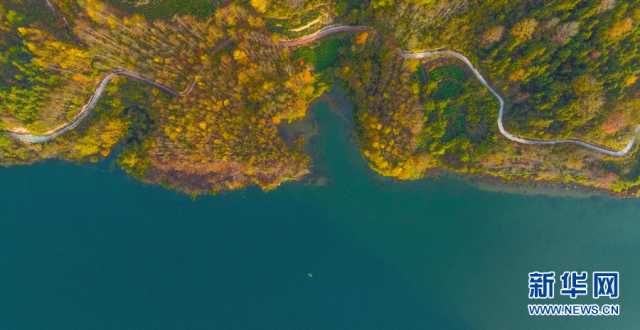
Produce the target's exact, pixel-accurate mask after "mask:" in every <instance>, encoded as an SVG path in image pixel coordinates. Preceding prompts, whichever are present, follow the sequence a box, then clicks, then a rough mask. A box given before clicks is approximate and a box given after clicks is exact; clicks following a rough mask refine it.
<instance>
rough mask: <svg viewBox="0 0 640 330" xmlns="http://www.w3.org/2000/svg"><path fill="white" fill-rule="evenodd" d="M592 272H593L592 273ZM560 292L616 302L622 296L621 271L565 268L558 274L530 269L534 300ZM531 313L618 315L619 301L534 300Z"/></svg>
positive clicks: (529, 281) (530, 284) (537, 314)
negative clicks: (606, 302)
mask: <svg viewBox="0 0 640 330" xmlns="http://www.w3.org/2000/svg"><path fill="white" fill-rule="evenodd" d="M589 275H591V276H589ZM556 286H559V289H558V291H557V292H558V294H559V296H563V297H568V298H570V299H571V300H576V299H580V298H582V297H584V298H585V299H596V300H598V302H602V300H599V299H600V298H603V299H609V300H611V301H612V302H613V301H615V300H617V299H618V298H620V273H619V272H615V271H594V272H591V274H589V273H588V272H586V271H564V272H562V273H561V274H559V276H558V278H556V272H554V271H534V272H530V273H529V278H528V289H529V299H530V300H545V301H550V300H553V299H556V297H557V296H556ZM527 307H528V311H529V315H531V316H618V315H620V305H619V304H601V305H598V304H595V303H594V302H593V301H592V303H590V304H530V305H528V306H527Z"/></svg>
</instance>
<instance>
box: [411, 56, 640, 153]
mask: <svg viewBox="0 0 640 330" xmlns="http://www.w3.org/2000/svg"><path fill="white" fill-rule="evenodd" d="M401 54H402V57H403V58H405V59H415V60H421V59H425V58H431V57H439V56H445V57H453V58H456V59H458V60H460V61H461V62H463V63H464V64H465V65H466V66H467V67H468V68H469V69H470V70H471V72H473V74H474V75H475V76H476V78H477V79H478V81H480V83H481V84H482V85H483V86H484V87H486V88H487V89H488V90H489V92H490V93H491V94H493V96H494V97H495V98H496V99H498V102H500V108H499V109H498V129H499V130H500V134H502V135H503V136H504V137H505V138H507V139H508V140H511V141H513V142H517V143H522V144H531V145H557V144H575V145H578V146H581V147H585V148H587V149H591V150H593V151H596V152H599V153H602V154H606V155H609V156H612V157H624V156H626V155H628V154H629V153H630V152H631V150H632V149H633V147H634V146H635V144H636V139H637V135H638V133H640V126H636V128H635V130H634V136H633V137H632V138H631V140H630V141H629V143H627V145H626V147H624V149H622V150H619V151H616V150H611V149H608V148H605V147H602V146H599V145H596V144H593V143H589V142H585V141H581V140H577V139H561V140H540V139H528V138H523V137H520V136H516V135H514V134H512V133H510V132H509V131H507V130H506V129H505V128H504V123H503V120H502V119H503V117H504V107H505V102H504V99H503V98H502V96H500V94H498V92H496V90H495V89H494V88H493V87H491V85H489V83H488V82H487V80H486V79H485V78H484V77H483V76H482V74H480V71H478V69H476V67H475V66H473V64H472V63H471V61H470V60H469V59H468V58H467V57H466V56H464V55H462V54H460V53H458V52H455V51H452V50H433V51H425V52H406V51H403V52H402V53H401Z"/></svg>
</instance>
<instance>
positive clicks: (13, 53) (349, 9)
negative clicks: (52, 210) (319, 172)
mask: <svg viewBox="0 0 640 330" xmlns="http://www.w3.org/2000/svg"><path fill="white" fill-rule="evenodd" d="M50 3H51V6H48V5H47V3H39V4H38V5H35V6H34V5H33V3H31V2H29V1H27V0H7V1H5V2H3V3H2V5H0V36H1V38H0V106H1V108H0V129H2V130H10V131H20V132H25V131H26V132H32V133H35V134H43V133H46V132H50V131H51V130H53V129H55V128H56V127H60V126H61V125H64V124H65V123H68V122H69V121H70V120H71V119H73V118H74V116H75V115H76V114H77V113H78V111H79V110H80V109H81V108H82V106H83V105H84V104H85V103H86V102H87V100H88V99H89V97H90V96H91V95H92V94H93V92H94V91H95V89H96V86H97V85H98V83H99V82H100V81H101V79H103V77H104V76H105V75H106V74H107V73H109V72H111V70H114V69H116V68H120V69H126V70H128V71H131V72H136V73H139V74H141V75H143V76H144V77H145V78H147V79H149V80H151V81H154V82H156V83H159V84H162V85H164V86H167V87H168V88H170V89H171V90H173V91H176V92H177V93H180V92H183V91H189V93H186V95H182V96H177V97H171V96H170V95H166V94H165V93H163V92H161V91H159V90H157V89H154V88H153V87H151V86H148V85H146V84H142V83H139V82H133V81H128V80H127V79H126V78H117V79H115V80H113V82H112V83H111V84H110V85H109V87H108V89H107V93H106V96H105V97H103V98H102V99H101V100H100V101H99V104H98V107H97V109H96V111H95V113H94V114H92V115H91V117H90V118H89V120H88V121H86V122H83V124H82V125H81V126H80V127H79V128H77V129H76V130H74V131H73V132H70V133H68V134H65V135H63V136H61V137H59V138H57V139H55V140H53V141H50V142H47V143H44V144H26V143H21V142H17V141H15V140H13V139H11V138H10V137H9V136H8V135H0V163H2V164H16V163H30V162H34V161H38V160H42V159H48V158H64V159H72V160H78V161H81V160H98V159H100V158H103V157H106V156H108V155H109V154H110V153H111V152H112V150H113V148H114V147H115V146H116V145H118V144H121V145H122V148H121V150H122V152H121V153H120V155H119V163H120V165H121V166H122V167H123V168H124V169H125V170H126V171H127V172H129V173H131V174H132V175H134V176H136V177H138V178H140V179H141V180H144V181H146V182H151V183H157V184H162V185H165V186H169V187H174V188H177V189H180V190H183V191H186V192H189V193H193V194H199V193H210V192H218V191H222V190H230V189H237V188H241V187H245V186H247V185H257V186H260V187H261V188H263V189H273V188H275V187H277V186H278V185H280V184H281V183H282V182H285V181H288V180H297V179H299V178H301V177H302V176H304V175H305V174H306V173H308V171H309V168H310V165H309V157H308V156H307V155H305V154H304V151H303V148H302V147H301V146H299V144H296V145H295V146H290V145H287V144H286V143H285V142H284V141H283V139H282V138H281V137H280V136H279V134H278V125H280V124H281V123H284V122H293V121H296V120H300V119H302V118H304V117H305V116H306V113H307V110H308V108H309V104H310V103H311V102H313V100H314V99H316V98H317V97H318V96H319V95H321V94H322V93H323V92H324V91H325V90H327V88H328V87H329V85H330V84H332V83H333V82H334V81H335V79H336V78H337V79H340V80H341V81H342V83H343V85H344V86H345V87H346V88H347V89H348V90H349V91H350V94H351V95H352V97H353V99H354V100H355V102H356V104H357V111H356V112H355V123H356V130H357V136H358V139H359V145H360V148H361V149H362V152H363V154H364V156H365V157H366V159H367V160H368V161H369V162H370V165H371V167H372V168H373V169H374V170H375V171H376V172H378V173H380V174H381V175H385V176H392V177H396V178H399V179H418V178H421V177H424V176H425V175H428V174H429V173H431V172H432V171H434V170H437V169H446V170H449V171H453V172H456V173H462V174H483V175H490V176H493V177H499V178H502V179H504V180H509V181H511V180H533V181H551V182H561V183H568V184H579V185H584V186H590V187H595V188H598V189H604V190H607V191H612V192H616V193H622V194H639V189H640V175H639V173H640V170H638V169H639V168H640V166H639V165H638V163H639V162H638V160H637V153H634V154H633V155H632V156H631V157H628V158H625V159H610V158H607V157H605V156H602V155H599V154H597V153H594V152H591V151H589V150H585V149H582V148H579V147H576V146H567V145H564V146H553V147H547V146H545V147H542V146H527V145H520V144H516V143H513V142H510V141H508V140H506V139H504V138H503V137H502V136H500V134H499V132H498V130H497V127H496V120H497V110H498V103H497V100H496V99H495V98H494V97H492V96H491V95H490V94H489V92H488V91H487V90H486V88H484V87H483V86H482V85H481V84H480V83H479V82H478V81H477V79H475V77H474V76H473V75H472V74H471V73H469V72H468V71H467V67H466V66H464V65H463V64H462V63H460V62H458V61H457V60H455V59H448V58H432V59H430V60H429V61H426V62H425V61H423V62H420V61H416V60H404V59H402V57H400V56H399V55H398V50H399V49H404V50H426V49H443V48H444V49H452V50H457V51H460V52H462V53H464V54H466V55H467V56H468V57H469V58H470V59H471V60H472V62H474V63H475V64H476V65H477V66H478V67H479V69H480V70H481V71H482V72H483V74H484V75H485V76H486V77H487V78H488V79H489V80H490V81H491V84H492V85H494V86H495V87H496V88H497V89H498V90H499V92H500V93H501V94H502V95H503V96H504V98H505V99H506V100H508V105H507V111H506V117H505V126H507V128H508V129H509V130H510V131H512V132H514V133H516V134H517V135H521V136H526V137H531V138H539V139H558V138H579V139H582V140H586V141H593V142H595V143H598V144H602V145H604V146H608V147H609V148H614V149H621V148H622V147H623V146H624V144H625V143H626V141H628V139H629V137H630V136H631V135H632V133H633V132H632V131H633V128H634V127H635V126H636V125H637V124H639V123H640V112H638V111H636V110H637V109H638V108H640V100H639V96H640V83H639V79H638V78H640V48H639V47H638V46H637V45H638V44H640V43H639V41H640V28H639V24H640V1H638V0H632V1H616V0H594V1H584V0H582V1H579V0H553V1H547V2H545V3H544V4H543V3H541V2H539V1H529V0H520V1H506V0H499V1H483V2H469V1H466V0H402V1H394V0H377V1H371V2H356V1H337V0H335V1H328V0H314V1H284V0H272V1H269V0H251V1H231V2H223V1H214V2H213V3H212V2H211V1H199V0H198V1H180V0H137V1H129V0H126V1H125V0H108V1H106V2H105V1H101V0H52V1H51V2H50ZM331 23H344V24H354V25H368V26H371V27H372V29H371V30H370V31H368V32H360V33H357V34H354V35H344V34H342V35H334V36H330V37H326V38H324V39H322V40H319V41H315V42H313V43H309V44H305V45H302V46H300V47H296V48H285V47H281V46H279V45H278V44H277V42H278V40H282V39H292V38H297V37H301V36H305V35H309V34H311V33H313V32H315V31H318V30H319V29H320V28H322V27H323V26H326V25H328V24H331ZM192 87H193V88H192Z"/></svg>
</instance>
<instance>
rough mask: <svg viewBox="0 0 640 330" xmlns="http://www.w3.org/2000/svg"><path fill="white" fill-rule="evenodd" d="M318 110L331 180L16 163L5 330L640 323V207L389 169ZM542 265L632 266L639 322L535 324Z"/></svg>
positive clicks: (625, 273) (3, 224)
mask: <svg viewBox="0 0 640 330" xmlns="http://www.w3.org/2000/svg"><path fill="white" fill-rule="evenodd" d="M313 111H314V112H315V113H316V116H317V120H318V122H319V128H320V134H319V135H318V136H317V137H316V140H315V141H314V149H315V150H316V153H317V159H316V164H317V166H318V170H319V172H321V173H323V174H326V175H327V176H328V183H327V185H324V186H317V185H315V186H314V185H304V184H299V183H298V184H288V185H285V186H283V187H282V188H281V189H278V190H276V191H273V192H269V193H263V192H260V191H257V190H255V189H248V190H244V191H240V192H233V193H228V194H224V195H222V196H215V197H205V198H199V199H196V200H192V199H191V198H189V197H187V196H184V195H180V194H177V193H174V192H171V191H167V190H164V189H162V188H160V187H155V186H146V185H143V184H141V183H138V182H136V181H135V180H133V179H131V178H128V177H126V176H124V175H123V174H122V173H120V172H119V171H118V170H115V169H113V168H112V166H111V165H110V164H108V163H107V164H99V165H90V166H80V165H74V164H67V163H61V162H47V163H43V164H38V165H35V166H28V167H14V168H9V169H0V182H2V188H1V189H0V297H2V298H1V299H0V329H65V330H67V329H243V330H244V329H278V330H279V329H291V330H294V329H363V330H364V329H366V330H372V329H382V330H386V329H389V330H391V329H400V330H410V329H486V330H500V329H618V330H623V329H635V328H637V324H640V314H638V313H637V311H638V310H639V309H640V303H638V301H639V300H640V286H639V285H638V284H637V283H638V282H637V279H638V278H639V272H640V267H639V266H638V263H637V262H635V261H636V260H637V252H638V251H640V224H639V223H638V221H639V218H640V217H639V216H640V201H638V200H618V199H611V198H607V197H591V198H569V197H558V196H555V197H545V196H526V195H517V194H508V193H501V192H487V191H481V190H479V189H477V188H475V187H473V186H472V185H470V184H468V183H465V182H463V181H460V180H454V179H440V180H435V181H434V180H423V181H419V182H409V183H407V182H394V181H391V180H387V179H382V178H379V177H377V176H376V175H374V174H372V173H371V171H370V170H369V169H367V167H366V164H365V163H364V161H363V160H362V158H361V156H360V155H359V154H358V153H357V150H356V147H355V146H354V145H353V143H352V142H351V139H350V137H349V133H348V132H349V130H348V129H347V124H346V123H345V122H344V121H343V120H341V119H340V116H337V115H336V114H335V113H334V112H332V111H330V110H328V106H327V105H326V104H324V103H320V104H318V105H316V106H315V107H314V109H313ZM534 270H554V271H556V272H561V271H563V270H587V271H593V270H617V271H620V272H621V277H622V278H621V299H620V300H619V301H618V303H620V304H621V306H622V316H620V317H618V318H532V317H529V316H528V315H527V311H526V305H527V303H529V302H530V301H529V300H528V299H527V273H528V272H530V271H534ZM558 301H563V300H558ZM576 302H577V303H582V302H584V303H592V302H593V300H591V299H590V298H582V300H581V298H579V299H578V300H576Z"/></svg>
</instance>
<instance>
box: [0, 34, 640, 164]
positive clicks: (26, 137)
mask: <svg viewBox="0 0 640 330" xmlns="http://www.w3.org/2000/svg"><path fill="white" fill-rule="evenodd" d="M370 29H371V27H368V26H363V25H330V26H326V27H324V28H322V29H320V30H318V31H316V32H314V33H311V34H308V35H305V36H302V37H300V38H297V39H286V40H281V41H279V42H278V43H277V44H278V45H279V46H282V47H298V46H302V45H306V44H309V43H313V42H315V41H317V40H319V39H322V38H324V37H327V36H330V35H332V34H336V33H354V32H362V31H367V30H370ZM229 43H230V40H226V41H225V42H224V43H223V45H224V46H223V47H226V45H228V44H229ZM223 47H218V48H217V49H220V48H223ZM400 53H401V56H402V57H403V58H405V59H413V60H422V59H427V58H432V57H442V56H444V57H453V58H456V59H458V60H460V61H461V62H463V63H464V64H465V65H466V66H467V67H469V69H470V70H471V71H472V72H473V74H474V75H475V77H476V78H477V79H478V81H480V83H481V84H482V85H483V86H485V87H486V88H487V89H488V90H489V92H491V94H492V95H493V96H494V97H495V98H496V99H498V102H499V103H500V108H499V109H498V129H499V131H500V134H502V135H503V136H504V137H505V138H507V139H508V140H510V141H513V142H517V143H521V144H530V145H559V144H574V145H578V146H581V147H584V148H587V149H590V150H592V151H595V152H598V153H601V154H605V155H608V156H612V157H624V156H627V155H628V154H629V153H630V152H631V150H632V149H633V147H634V146H635V144H636V139H637V136H638V133H640V126H637V127H636V128H635V130H634V136H633V137H632V138H631V139H630V140H629V142H628V143H627V145H626V147H625V148H624V149H622V150H612V149H609V148H606V147H603V146H599V145H597V144H594V143H589V142H585V141H582V140H578V139H560V140H540V139H529V138H524V137H521V136H517V135H514V134H512V133H510V132H509V131H507V130H506V129H505V128H504V123H503V117H504V108H505V101H504V99H503V98H502V96H500V94H499V93H498V92H497V91H496V90H495V89H494V88H493V87H492V86H491V85H490V84H489V83H488V82H487V80H486V79H485V78H484V76H482V74H481V73H480V71H478V69H477V68H476V67H475V66H474V65H473V63H471V61H470V60H469V59H468V58H467V57H466V56H464V55H463V54H461V53H458V52H455V51H452V50H433V51H424V52H408V51H401V52H400ZM118 75H120V76H125V77H128V78H131V79H134V80H138V81H142V82H145V83H147V84H149V85H152V86H154V87H156V88H159V89H161V90H163V91H165V92H167V93H169V94H171V95H174V96H181V95H183V94H188V93H189V92H190V91H191V90H192V89H193V86H194V85H193V84H192V85H191V86H190V87H189V88H188V89H187V90H186V91H185V92H183V93H178V92H176V91H174V90H172V89H171V88H169V87H167V86H165V85H162V84H159V83H156V82H154V81H152V80H150V79H147V78H145V77H143V76H142V75H140V74H138V73H135V72H131V71H126V70H122V69H118V70H114V71H112V72H111V73H109V74H107V75H106V76H105V77H104V78H103V79H102V81H101V82H100V84H99V85H98V88H96V91H95V92H94V94H93V95H92V96H91V98H90V99H89V102H87V104H85V105H84V106H83V107H82V109H81V110H80V112H79V113H78V114H77V115H76V116H75V117H74V119H73V120H72V121H71V122H70V123H67V124H65V125H62V126H60V127H57V128H55V129H52V130H50V131H48V132H45V133H43V134H40V135H33V134H29V133H27V132H15V131H14V132H9V134H10V135H11V136H13V137H14V138H16V139H18V140H20V141H23V142H27V143H43V142H47V141H50V140H52V139H54V138H56V137H58V136H60V135H62V134H64V133H66V132H68V131H70V130H73V129H75V128H76V127H78V125H80V123H81V122H82V121H83V120H84V119H85V118H86V117H87V116H88V115H89V114H90V113H91V112H92V111H93V109H94V108H95V106H96V104H97V102H98V100H99V99H100V98H101V97H102V94H103V93H104V90H105V88H106V87H107V85H108V84H109V82H110V81H111V80H112V79H113V78H114V77H115V76H118Z"/></svg>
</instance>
